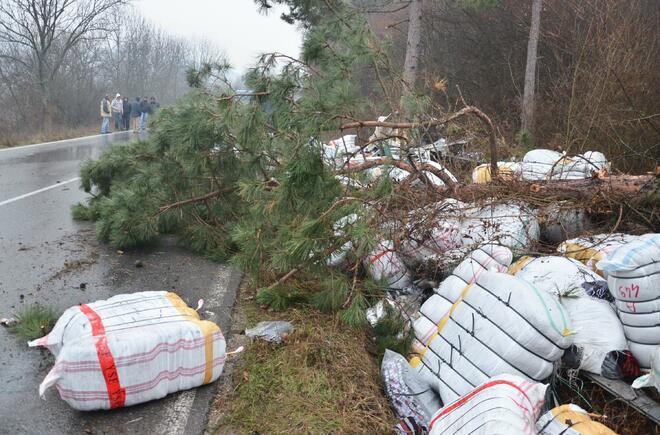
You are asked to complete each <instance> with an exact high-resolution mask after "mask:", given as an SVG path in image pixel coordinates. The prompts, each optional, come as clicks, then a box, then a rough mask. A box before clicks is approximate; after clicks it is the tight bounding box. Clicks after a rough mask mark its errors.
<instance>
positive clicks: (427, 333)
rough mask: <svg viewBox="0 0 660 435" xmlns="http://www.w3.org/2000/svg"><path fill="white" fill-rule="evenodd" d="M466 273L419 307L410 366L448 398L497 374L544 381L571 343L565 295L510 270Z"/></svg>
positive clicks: (449, 280)
mask: <svg viewBox="0 0 660 435" xmlns="http://www.w3.org/2000/svg"><path fill="white" fill-rule="evenodd" d="M457 269H458V271H459V273H461V272H462V271H461V266H459V267H458V268H457ZM463 271H464V272H467V273H461V274H462V275H463V276H459V275H457V274H452V275H451V276H450V277H448V278H447V279H445V280H444V281H443V282H442V284H441V285H440V287H439V288H438V289H436V293H435V294H434V295H433V296H431V297H430V298H429V299H428V300H427V301H426V302H425V303H424V304H423V305H422V307H421V308H420V310H419V312H418V314H417V318H416V319H415V321H414V324H413V330H414V335H415V340H414V342H413V352H414V353H416V354H417V356H416V357H414V358H413V359H412V360H411V365H412V366H413V367H414V368H415V369H417V370H418V372H419V373H420V374H421V375H422V376H424V378H425V379H426V380H427V382H428V383H429V384H430V385H431V387H432V388H434V389H435V390H436V391H438V392H439V393H440V396H441V398H442V400H443V403H447V402H450V401H453V400H455V399H457V398H458V397H460V396H462V395H464V394H467V393H468V392H470V391H471V390H472V389H474V388H475V387H476V386H477V385H479V384H480V383H482V382H485V381H486V380H487V379H488V378H490V377H492V376H496V375H499V374H514V375H516V376H521V377H525V378H527V379H530V380H534V381H542V380H544V379H546V378H547V377H548V376H549V375H550V374H551V373H552V370H553V363H554V362H555V361H557V360H559V359H560V358H561V356H562V355H563V353H564V350H565V349H567V348H568V347H569V346H570V344H571V341H572V340H571V337H570V329H569V324H568V316H567V315H566V313H565V311H564V309H563V308H562V307H561V305H560V304H559V300H558V299H557V298H556V297H555V296H552V295H550V294H548V293H545V292H542V291H539V290H537V289H536V288H534V287H533V286H532V285H531V284H529V283H527V282H526V281H524V280H522V279H518V278H516V277H513V276H511V275H508V274H505V273H496V272H491V271H482V272H481V273H479V274H478V276H477V277H476V281H475V282H474V283H469V280H470V279H472V275H471V274H470V273H469V269H468V268H465V269H463Z"/></svg>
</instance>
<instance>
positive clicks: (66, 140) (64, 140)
mask: <svg viewBox="0 0 660 435" xmlns="http://www.w3.org/2000/svg"><path fill="white" fill-rule="evenodd" d="M126 133H127V132H126V131H115V132H113V133H109V134H93V135H91V136H83V137H75V138H71V139H62V140H55V141H52V142H42V143H35V144H32V145H19V146H15V147H7V148H0V153H1V152H3V151H14V150H24V149H26V148H35V147H41V146H44V145H54V144H58V143H63V142H76V141H80V140H85V139H92V138H95V137H101V136H114V135H116V134H126Z"/></svg>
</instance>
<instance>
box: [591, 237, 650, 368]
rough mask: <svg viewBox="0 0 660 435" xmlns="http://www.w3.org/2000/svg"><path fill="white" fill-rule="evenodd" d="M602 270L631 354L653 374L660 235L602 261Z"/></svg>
mask: <svg viewBox="0 0 660 435" xmlns="http://www.w3.org/2000/svg"><path fill="white" fill-rule="evenodd" d="M598 268H599V269H601V270H603V271H604V272H606V273H607V283H608V285H609V288H610V292H611V293H612V295H613V296H614V297H615V299H616V301H615V304H616V308H617V313H618V315H619V318H620V319H621V323H622V324H623V329H624V332H625V334H626V338H627V339H628V343H629V345H630V350H631V352H632V353H633V355H634V356H635V358H636V359H637V360H638V361H639V364H640V366H641V367H642V368H643V369H646V370H650V369H651V356H652V355H653V351H654V350H655V347H656V346H657V345H658V344H660V234H645V235H643V236H641V237H639V238H638V239H637V240H635V241H632V242H630V243H626V244H625V245H622V246H620V247H619V248H618V249H617V250H616V251H614V252H613V253H612V254H611V255H609V256H608V257H607V259H605V260H601V261H599V262H598Z"/></svg>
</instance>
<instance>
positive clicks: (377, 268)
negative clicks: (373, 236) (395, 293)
mask: <svg viewBox="0 0 660 435" xmlns="http://www.w3.org/2000/svg"><path fill="white" fill-rule="evenodd" d="M364 265H365V267H366V268H367V271H368V272H369V274H370V275H371V277H372V278H373V279H375V280H376V281H381V280H385V281H387V283H388V285H389V286H390V288H392V289H397V290H403V289H405V288H407V287H409V286H410V285H411V283H412V279H411V277H410V272H409V271H408V268H407V267H406V265H405V264H404V263H403V260H401V258H400V257H399V255H398V254H397V253H396V251H395V250H394V243H392V241H391V240H383V241H381V242H380V243H378V245H377V247H376V249H374V250H373V251H372V252H371V253H370V254H369V256H368V257H367V258H365V260H364Z"/></svg>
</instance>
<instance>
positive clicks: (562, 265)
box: [510, 256, 604, 296]
mask: <svg viewBox="0 0 660 435" xmlns="http://www.w3.org/2000/svg"><path fill="white" fill-rule="evenodd" d="M510 273H511V274H512V275H515V276H517V277H518V278H522V279H524V280H525V281H527V282H529V283H531V284H533V285H534V286H536V288H537V289H539V290H542V291H544V292H547V293H551V294H553V295H557V296H567V295H569V296H586V295H587V294H588V292H587V290H588V289H590V288H591V287H593V286H595V285H598V284H599V283H604V281H603V278H602V277H601V276H600V275H598V274H597V273H595V272H593V271H592V270H590V269H588V268H587V267H586V266H585V265H583V264H582V263H580V262H579V261H577V260H575V259H573V258H567V257H556V256H547V257H537V258H532V257H523V258H521V259H520V260H518V261H517V262H516V263H514V264H513V265H512V266H511V268H510Z"/></svg>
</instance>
